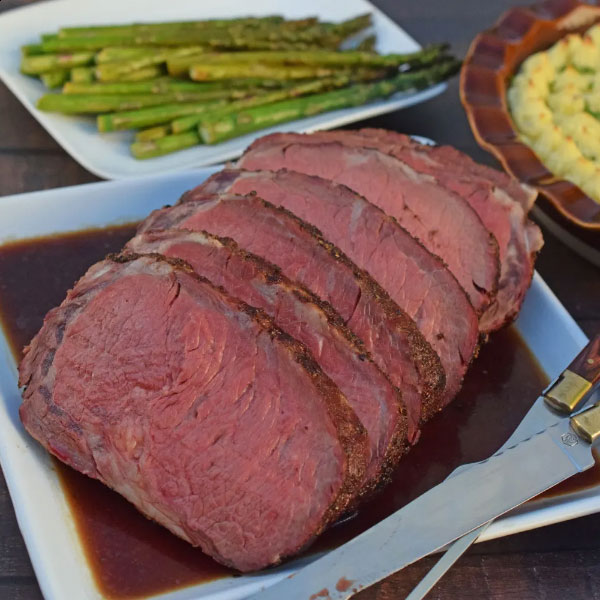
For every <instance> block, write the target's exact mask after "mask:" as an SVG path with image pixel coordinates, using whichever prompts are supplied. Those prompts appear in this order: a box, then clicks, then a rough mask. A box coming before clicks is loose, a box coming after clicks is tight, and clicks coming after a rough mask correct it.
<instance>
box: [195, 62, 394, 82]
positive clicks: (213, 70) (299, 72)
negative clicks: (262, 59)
mask: <svg viewBox="0 0 600 600" xmlns="http://www.w3.org/2000/svg"><path fill="white" fill-rule="evenodd" d="M354 73H355V74H356V75H357V76H358V77H361V78H364V77H367V78H368V77H369V76H371V78H372V79H378V78H380V77H382V76H385V73H386V71H385V70H382V69H369V68H363V69H351V68H349V67H317V66H304V65H262V64H253V63H241V64H222V65H219V64H216V65H211V64H202V65H193V66H192V67H190V77H191V78H192V79H193V80H194V81H219V80H223V79H237V78H241V77H244V75H246V76H248V77H261V78H265V79H283V80H286V79H317V78H319V77H332V76H334V75H345V76H348V77H349V76H351V75H352V74H354Z"/></svg>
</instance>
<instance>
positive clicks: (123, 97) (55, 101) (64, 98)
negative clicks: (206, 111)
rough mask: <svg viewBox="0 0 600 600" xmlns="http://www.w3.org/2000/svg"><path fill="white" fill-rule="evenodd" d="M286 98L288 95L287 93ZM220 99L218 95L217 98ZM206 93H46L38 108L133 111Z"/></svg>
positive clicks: (78, 111)
mask: <svg viewBox="0 0 600 600" xmlns="http://www.w3.org/2000/svg"><path fill="white" fill-rule="evenodd" d="M282 97H286V95H285V94H283V95H282ZM217 99H218V98H217ZM207 100H214V98H208V99H207V98H206V95H205V93H204V92H200V93H198V92H169V93H166V94H116V95H110V94H98V95H90V94H46V95H44V96H42V97H41V98H40V99H39V100H38V102H37V107H38V108H39V109H40V110H45V111H49V112H60V113H65V114H97V113H105V112H113V111H129V110H138V109H142V108H147V107H151V106H161V105H165V104H175V103H179V102H181V103H192V102H194V103H199V102H204V103H206V102H207Z"/></svg>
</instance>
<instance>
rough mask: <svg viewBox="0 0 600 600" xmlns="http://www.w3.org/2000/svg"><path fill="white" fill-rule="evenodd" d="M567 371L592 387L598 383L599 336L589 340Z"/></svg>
mask: <svg viewBox="0 0 600 600" xmlns="http://www.w3.org/2000/svg"><path fill="white" fill-rule="evenodd" d="M568 369H569V371H573V373H576V374H577V375H579V377H583V378H584V379H586V380H587V381H589V382H590V383H591V384H592V387H595V386H597V385H598V383H600V334H598V335H597V336H596V337H594V338H592V339H591V340H590V342H589V344H588V345H587V346H586V347H585V348H584V349H583V350H582V351H581V352H580V353H579V354H578V355H577V357H576V358H575V360H574V361H573V362H572V363H571V364H570V365H569V367H568Z"/></svg>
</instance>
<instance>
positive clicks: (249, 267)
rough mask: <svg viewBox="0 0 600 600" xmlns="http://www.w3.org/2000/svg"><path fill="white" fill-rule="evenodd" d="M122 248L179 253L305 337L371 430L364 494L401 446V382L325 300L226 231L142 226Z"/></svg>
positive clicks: (202, 272) (403, 435)
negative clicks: (146, 230) (376, 360)
mask: <svg viewBox="0 0 600 600" xmlns="http://www.w3.org/2000/svg"><path fill="white" fill-rule="evenodd" d="M126 249H128V250H131V251H133V252H135V253H140V254H141V253H157V254H162V255H164V256H168V257H173V258H180V259H183V260H185V261H186V262H187V263H188V264H190V265H191V266H192V267H193V269H194V270H195V271H196V273H198V274H199V275H201V276H203V277H206V278H207V279H209V280H210V281H211V282H213V283H214V284H215V285H218V286H222V287H223V288H225V290H226V291H227V292H228V293H229V294H231V295H232V296H234V297H235V298H239V299H240V300H242V301H243V302H246V303H247V304H249V305H251V306H254V307H256V308H260V309H262V310H264V311H265V312H266V313H267V314H268V315H269V316H270V317H271V318H272V319H273V321H274V322H275V324H276V325H277V326H278V327H280V328H281V329H282V330H283V331H284V332H285V333H288V334H289V335H291V336H292V337H294V338H295V339H297V340H299V341H300V342H302V343H304V344H305V345H306V347H307V348H308V349H309V350H310V351H311V352H312V354H313V357H314V358H315V360H316V361H317V363H318V364H319V366H320V367H321V368H322V369H323V371H324V372H325V374H326V375H328V376H329V377H330V378H331V379H332V380H333V382H334V383H335V384H336V385H337V386H338V387H339V388H340V391H341V392H342V393H343V394H344V395H345V396H346V399H347V400H348V402H349V403H350V405H351V406H352V408H353V409H354V411H355V412H356V414H357V416H358V418H359V419H360V421H361V423H362V424H363V425H364V426H365V428H366V430H367V432H368V434H369V439H370V456H369V463H368V467H367V471H366V473H365V484H364V486H363V493H362V495H363V496H364V495H366V494H368V493H369V492H371V491H372V490H374V489H375V488H376V487H377V485H378V484H379V483H380V481H383V480H385V478H386V476H387V474H388V473H389V472H390V471H391V469H392V468H393V467H394V466H395V465H396V463H397V462H398V460H399V458H400V456H401V455H402V454H403V453H404V452H405V450H406V410H405V409H404V405H403V403H402V398H401V396H400V392H399V390H398V389H397V388H395V387H394V386H393V385H392V383H391V382H390V380H389V379H388V378H387V376H386V375H385V374H384V373H383V372H382V371H381V370H380V369H379V368H378V367H377V366H376V365H375V363H374V362H373V361H372V360H371V358H370V356H369V355H368V353H367V351H366V349H365V348H364V346H363V344H362V342H361V341H360V340H359V339H358V338H357V337H356V336H354V335H353V334H352V333H351V332H350V330H349V329H347V328H346V326H345V325H344V323H343V321H342V319H341V317H340V316H339V315H338V314H337V313H336V312H335V311H334V310H333V309H332V308H331V306H330V305H329V304H327V303H324V302H322V301H320V300H319V298H317V297H316V296H315V295H314V294H312V293H311V292H309V291H308V290H307V289H306V288H303V287H301V286H300V285H299V284H296V283H294V282H292V281H290V280H289V279H287V278H286V277H285V276H284V275H282V274H281V272H280V270H279V269H278V268H277V267H275V266H274V265H272V264H270V263H267V262H266V261H265V260H263V259H262V258H260V257H258V256H256V255H253V254H250V253H248V252H245V251H244V250H242V249H241V248H239V246H238V245H237V244H236V243H235V242H234V241H233V240H231V239H229V238H219V237H216V236H213V235H210V234H207V233H203V232H192V231H185V230H177V229H167V230H164V231H157V232H150V233H145V234H140V235H138V236H136V237H134V238H133V239H132V240H130V241H129V242H128V244H127V246H126Z"/></svg>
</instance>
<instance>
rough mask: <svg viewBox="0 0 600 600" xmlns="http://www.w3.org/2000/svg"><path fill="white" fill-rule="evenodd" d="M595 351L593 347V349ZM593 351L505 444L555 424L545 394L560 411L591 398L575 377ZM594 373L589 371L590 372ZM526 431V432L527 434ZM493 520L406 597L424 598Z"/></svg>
mask: <svg viewBox="0 0 600 600" xmlns="http://www.w3.org/2000/svg"><path fill="white" fill-rule="evenodd" d="M592 352H593V351H592ZM588 353H589V349H588V347H587V346H586V348H585V349H584V350H583V351H582V352H581V353H580V354H579V355H578V356H577V358H575V360H574V361H573V362H572V363H571V365H569V366H568V367H567V369H565V370H564V371H563V372H562V373H561V374H560V375H559V377H558V378H557V379H556V380H555V381H554V382H553V383H551V384H550V386H548V388H547V389H546V390H545V392H544V394H543V395H542V396H541V397H540V398H538V400H537V401H536V402H535V403H534V404H533V406H532V407H531V408H530V409H529V411H528V412H527V414H526V415H525V417H524V418H523V420H522V421H521V424H520V426H519V427H518V429H517V430H516V431H515V432H514V433H513V434H512V435H511V436H510V438H509V439H508V440H507V441H506V443H505V444H504V446H502V448H506V447H508V446H510V445H512V444H514V443H515V442H517V441H520V440H521V439H522V438H523V437H525V436H526V435H529V434H530V433H533V429H534V428H535V427H536V425H537V427H538V428H539V426H540V423H546V424H551V422H555V421H556V418H557V417H556V413H551V412H549V411H548V410H547V409H546V406H545V405H546V403H545V400H544V398H545V397H546V396H547V395H549V396H550V397H553V398H555V400H554V408H555V409H556V410H557V411H558V412H559V413H564V414H572V413H573V412H575V411H576V410H578V409H579V408H581V407H582V406H583V404H585V402H586V401H587V398H590V396H591V394H585V396H582V395H581V394H583V393H585V390H586V387H587V384H586V382H585V381H584V382H583V385H582V387H581V388H580V390H579V395H578V393H577V391H576V390H575V389H574V386H576V385H577V384H576V382H577V381H579V382H580V383H581V380H578V379H577V378H576V377H573V374H575V375H577V371H578V370H579V371H581V365H582V364H584V363H585V362H586V359H588V358H589V357H587V356H586V355H587V354H588ZM587 376H588V377H590V375H589V373H588V374H587ZM590 383H591V382H590ZM523 434H525V435H523ZM468 467H469V465H461V466H460V467H458V468H457V469H455V470H454V471H453V472H452V473H450V475H449V477H452V476H453V475H456V474H457V473H459V472H460V471H461V470H462V469H465V468H468ZM491 523H492V521H490V522H489V523H486V524H485V525H483V526H482V527H479V528H477V529H475V530H474V531H471V532H470V533H468V534H466V535H464V536H463V537H461V538H459V539H457V540H456V541H455V542H452V544H450V545H449V546H448V548H447V549H446V551H445V552H444V554H443V556H442V557H441V558H440V559H439V560H438V561H437V562H436V563H435V565H434V566H433V567H432V568H431V569H430V571H429V572H428V573H427V575H425V577H423V579H422V580H421V581H420V582H419V583H418V584H417V585H416V586H415V587H414V589H413V590H412V592H411V593H410V594H409V595H408V596H406V598H405V600H421V599H422V598H424V597H425V596H426V595H427V594H428V593H429V592H430V591H431V589H432V588H433V586H435V584H436V583H437V582H438V581H439V580H440V579H441V578H442V577H443V576H444V574H445V573H446V572H447V571H448V569H450V567H451V566H452V565H453V564H454V563H456V561H457V560H458V559H459V558H460V557H461V556H462V555H463V554H464V553H465V552H466V551H467V550H468V549H469V548H470V547H471V546H472V545H473V544H474V543H475V542H476V541H477V539H478V538H479V536H480V535H482V534H483V532H484V531H485V530H486V529H487V528H488V527H489V526H490V525H491Z"/></svg>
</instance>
